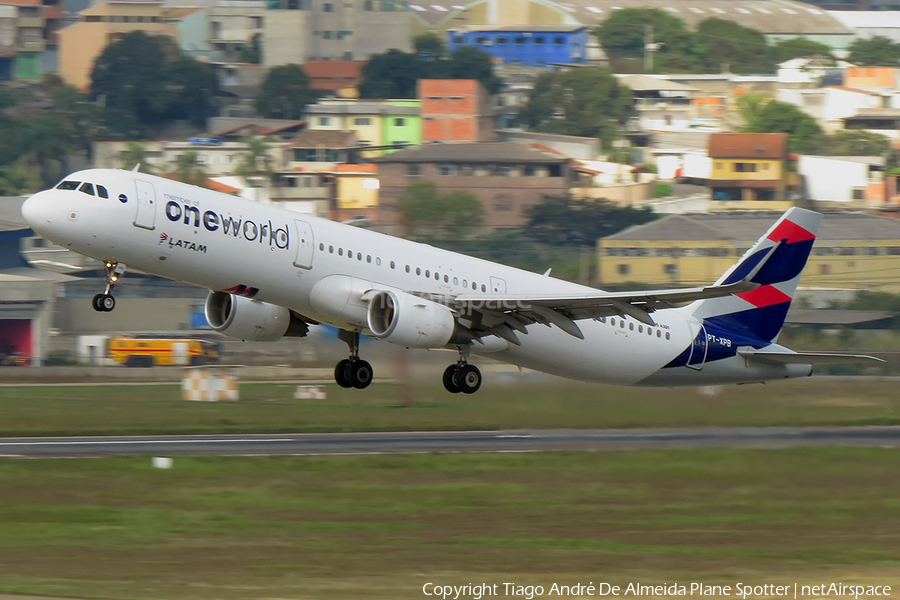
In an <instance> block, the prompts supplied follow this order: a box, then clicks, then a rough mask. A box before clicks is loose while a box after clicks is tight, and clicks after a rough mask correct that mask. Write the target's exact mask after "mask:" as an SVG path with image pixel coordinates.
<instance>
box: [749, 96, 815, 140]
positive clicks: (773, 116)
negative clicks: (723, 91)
mask: <svg viewBox="0 0 900 600" xmlns="http://www.w3.org/2000/svg"><path fill="white" fill-rule="evenodd" d="M751 96H754V97H753V98H750V99H748V101H747V106H748V107H752V110H748V112H747V115H746V116H749V117H750V120H749V121H748V123H747V126H746V127H745V128H744V131H748V132H751V133H786V134H788V151H789V152H797V153H800V154H814V153H815V152H816V151H817V149H818V148H819V146H820V144H821V143H822V138H823V136H824V134H823V132H822V128H821V127H819V124H818V123H816V120H815V119H813V118H812V117H811V116H809V115H808V114H806V113H805V112H803V111H802V110H800V109H799V108H797V107H796V106H794V105H793V104H788V103H787V102H779V101H777V100H771V99H769V100H768V101H766V98H765V97H761V96H759V95H755V94H754V95H751ZM742 100H743V98H742ZM743 112H744V108H743V107H742V113H743ZM745 118H746V117H745Z"/></svg>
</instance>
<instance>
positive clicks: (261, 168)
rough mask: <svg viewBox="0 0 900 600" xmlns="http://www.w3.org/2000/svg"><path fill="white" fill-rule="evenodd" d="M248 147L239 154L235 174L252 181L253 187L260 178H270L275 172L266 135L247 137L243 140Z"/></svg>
mask: <svg viewBox="0 0 900 600" xmlns="http://www.w3.org/2000/svg"><path fill="white" fill-rule="evenodd" d="M241 141H242V142H243V143H245V144H246V145H247V149H246V150H245V151H244V152H242V153H241V154H240V155H239V156H238V164H237V167H236V168H235V171H234V172H235V174H237V175H238V176H240V177H243V178H244V179H246V180H247V181H248V182H250V184H251V187H259V186H258V185H256V184H257V183H258V182H259V181H260V180H265V179H269V178H271V177H272V173H273V172H274V169H273V166H272V162H273V161H272V157H271V156H269V143H268V142H267V141H266V138H264V137H246V138H244V139H243V140H241Z"/></svg>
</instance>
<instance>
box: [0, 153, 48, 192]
mask: <svg viewBox="0 0 900 600" xmlns="http://www.w3.org/2000/svg"><path fill="white" fill-rule="evenodd" d="M39 189H41V179H40V176H39V175H38V172H37V170H36V169H33V168H31V165H29V164H28V162H27V161H26V160H25V159H19V160H18V161H16V162H14V163H12V164H10V165H4V166H2V167H0V196H19V195H22V194H29V193H32V192H36V191H37V190H39Z"/></svg>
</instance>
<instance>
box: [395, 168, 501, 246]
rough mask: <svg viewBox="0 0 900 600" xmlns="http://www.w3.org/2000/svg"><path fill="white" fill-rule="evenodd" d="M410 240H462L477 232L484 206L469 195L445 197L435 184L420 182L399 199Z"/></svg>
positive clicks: (456, 192) (449, 193)
mask: <svg viewBox="0 0 900 600" xmlns="http://www.w3.org/2000/svg"><path fill="white" fill-rule="evenodd" d="M397 211H398V212H399V213H400V215H401V219H402V221H403V223H404V225H405V227H406V233H407V237H410V238H412V239H418V240H460V239H462V238H465V237H467V236H468V235H470V234H471V233H472V231H474V230H475V229H477V228H478V227H479V226H480V225H481V222H482V220H483V219H484V206H482V204H481V202H480V201H479V200H478V198H477V197H476V196H475V195H474V194H471V193H469V192H463V191H451V192H447V193H445V194H442V193H441V192H440V190H439V189H438V186H437V184H436V183H434V182H433V181H419V182H417V183H414V184H412V185H410V186H409V187H408V188H406V193H405V194H403V196H401V197H400V198H399V199H398V200H397Z"/></svg>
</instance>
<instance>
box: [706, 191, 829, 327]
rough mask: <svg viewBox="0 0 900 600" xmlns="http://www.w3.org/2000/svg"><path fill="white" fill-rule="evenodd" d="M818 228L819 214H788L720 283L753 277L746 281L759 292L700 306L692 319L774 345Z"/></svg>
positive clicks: (797, 210)
mask: <svg viewBox="0 0 900 600" xmlns="http://www.w3.org/2000/svg"><path fill="white" fill-rule="evenodd" d="M821 223H822V215H821V214H819V213H816V212H812V211H810V210H805V209H803V208H791V209H790V210H788V211H787V212H786V213H784V215H783V216H782V217H781V218H780V219H779V220H778V221H777V222H776V223H775V224H774V225H773V226H772V227H771V229H769V231H767V232H766V234H765V235H764V236H763V237H761V238H760V239H759V240H758V241H757V242H756V244H754V245H753V247H752V248H750V250H748V251H747V252H746V254H744V256H743V257H742V258H741V260H740V261H738V263H737V264H736V265H735V266H734V267H732V268H731V269H730V270H729V271H728V272H727V273H725V275H723V276H722V277H721V279H720V280H719V283H721V284H729V283H734V282H737V281H740V280H741V279H744V278H746V277H748V276H750V275H751V274H752V277H750V281H752V282H753V283H757V284H759V287H758V288H756V289H754V290H750V291H748V292H742V293H739V294H736V295H734V296H730V297H726V298H714V299H711V300H704V301H702V302H699V303H698V304H697V307H696V310H695V311H694V316H695V317H696V318H697V319H698V320H701V321H702V322H703V323H704V324H705V325H706V326H707V327H708V328H709V327H712V328H717V329H718V328H722V329H725V330H730V331H734V332H736V333H741V334H743V335H745V336H747V337H748V338H751V339H753V338H755V339H756V340H757V341H758V342H764V343H771V342H773V341H775V339H776V338H777V337H778V333H779V332H780V331H781V327H782V326H783V325H784V319H785V317H786V316H787V312H788V309H789V308H790V306H791V300H792V299H793V297H794V293H795V292H796V291H797V284H798V283H799V281H800V275H801V274H802V272H803V268H804V267H805V266H806V261H807V259H808V258H809V254H810V252H811V251H812V247H813V243H814V242H815V240H816V232H818V230H819V225H821ZM754 271H755V272H754ZM754 345H756V344H754Z"/></svg>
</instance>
